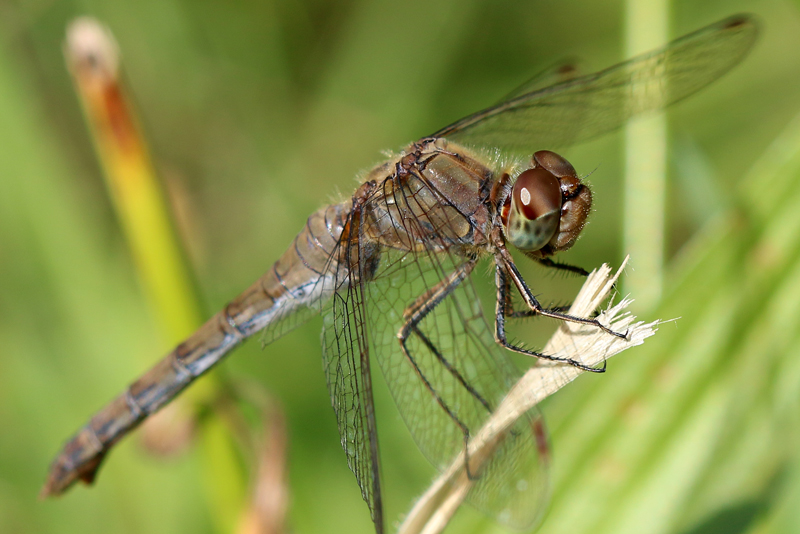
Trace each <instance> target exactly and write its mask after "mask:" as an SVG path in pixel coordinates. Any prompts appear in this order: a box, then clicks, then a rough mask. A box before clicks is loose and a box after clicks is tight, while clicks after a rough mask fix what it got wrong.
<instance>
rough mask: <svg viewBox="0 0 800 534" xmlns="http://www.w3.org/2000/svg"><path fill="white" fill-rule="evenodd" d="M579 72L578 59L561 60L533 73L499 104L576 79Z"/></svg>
mask: <svg viewBox="0 0 800 534" xmlns="http://www.w3.org/2000/svg"><path fill="white" fill-rule="evenodd" d="M579 74H580V69H579V68H578V60H577V59H565V60H562V61H559V62H557V63H554V64H552V65H550V66H548V67H547V68H545V69H543V70H542V71H540V72H538V73H536V74H535V75H533V76H532V77H531V79H530V80H527V81H525V82H524V83H522V84H521V85H520V86H519V87H516V88H515V89H514V90H513V91H511V92H510V93H508V94H507V95H506V96H504V97H503V98H501V99H500V100H499V101H498V102H497V104H498V105H499V104H502V103H503V102H506V101H507V100H512V99H514V98H517V97H518V96H523V95H527V94H529V93H533V92H535V91H538V90H539V89H544V88H546V87H550V86H551V85H557V84H560V83H564V82H568V81H570V80H574V79H575V78H577V77H578V75H579Z"/></svg>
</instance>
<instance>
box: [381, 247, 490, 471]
mask: <svg viewBox="0 0 800 534" xmlns="http://www.w3.org/2000/svg"><path fill="white" fill-rule="evenodd" d="M476 263H477V260H476V259H471V260H469V261H468V262H467V263H465V264H463V265H462V266H460V267H459V268H458V269H456V270H455V271H454V272H452V273H451V274H449V275H448V276H447V277H446V278H444V279H443V280H441V281H440V282H439V283H438V284H436V285H435V286H434V287H433V288H431V289H430V290H429V291H426V292H425V293H424V294H422V295H420V297H419V298H417V300H416V301H414V303H413V304H411V306H409V307H408V308H406V310H405V311H404V312H403V318H404V319H405V323H404V324H403V326H402V327H401V328H400V331H399V332H398V333H397V339H398V341H399V342H400V348H401V350H402V351H403V355H404V356H405V357H406V359H407V360H408V361H409V363H411V365H412V367H414V370H415V371H416V373H417V376H418V377H419V378H420V380H422V383H423V384H424V385H425V388H426V389H427V390H428V392H429V393H430V394H431V395H432V396H433V398H434V399H435V400H436V402H437V404H439V406H440V407H441V408H442V410H444V411H445V413H446V414H447V415H448V417H450V419H452V420H453V422H454V423H455V424H456V426H458V427H459V429H460V430H461V432H462V433H463V435H464V461H465V467H466V472H467V477H468V478H469V479H470V480H472V479H473V478H474V477H473V475H472V473H470V468H469V437H470V433H469V428H468V427H467V425H466V424H464V422H463V421H461V419H460V418H459V417H458V415H457V414H456V413H455V412H453V410H452V409H451V408H450V407H449V406H448V405H447V403H446V402H445V400H444V399H442V398H441V396H440V395H439V393H438V392H437V391H436V388H434V387H433V385H432V384H431V383H430V381H429V380H428V378H427V377H426V376H425V374H424V373H423V372H422V370H421V369H420V367H419V364H418V363H417V362H416V360H415V359H414V357H413V355H412V354H411V351H410V350H409V349H408V345H407V343H408V340H409V338H410V336H411V334H414V335H416V336H417V337H418V338H419V339H420V341H421V342H422V343H423V344H424V345H425V347H427V349H428V350H429V351H430V352H431V353H432V354H433V355H434V357H435V358H436V359H437V360H438V361H439V362H440V363H441V364H442V365H443V366H444V367H445V369H447V371H448V372H449V373H450V374H451V375H453V377H454V378H455V379H456V380H457V381H458V383H459V384H461V385H462V387H464V388H465V389H466V390H467V392H469V394H470V395H472V396H473V397H474V398H475V399H476V400H477V401H478V402H480V403H481V405H482V406H483V407H484V408H486V411H487V412H489V413H491V411H492V410H491V406H490V405H489V403H488V402H487V401H486V399H484V398H483V396H482V395H481V394H480V393H479V392H478V391H477V390H475V388H474V387H472V386H471V385H470V384H469V382H467V380H466V379H465V378H464V377H463V376H462V375H461V373H460V372H459V371H458V369H456V368H455V367H454V366H453V364H452V363H450V362H449V361H448V360H447V359H446V358H445V357H444V356H443V355H442V353H441V352H440V351H439V350H438V348H436V346H435V345H434V344H433V343H432V342H431V340H430V339H428V337H427V336H426V335H425V334H423V333H422V331H421V330H420V329H419V323H420V322H421V321H422V320H423V319H424V318H425V317H426V316H427V315H428V314H429V313H430V312H431V311H433V310H434V309H435V308H436V306H438V305H439V304H440V303H441V302H442V301H443V300H444V299H445V298H447V297H448V296H449V295H450V293H452V292H453V290H455V289H456V287H458V285H459V284H460V283H461V282H463V281H464V279H466V278H467V277H468V276H469V274H470V273H471V272H472V270H473V269H474V268H475V264H476Z"/></svg>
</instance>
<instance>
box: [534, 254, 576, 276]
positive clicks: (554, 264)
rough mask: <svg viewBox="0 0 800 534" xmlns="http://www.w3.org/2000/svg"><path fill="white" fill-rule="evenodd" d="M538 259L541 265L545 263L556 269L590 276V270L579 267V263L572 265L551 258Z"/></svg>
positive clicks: (546, 265)
mask: <svg viewBox="0 0 800 534" xmlns="http://www.w3.org/2000/svg"><path fill="white" fill-rule="evenodd" d="M536 261H537V262H539V265H543V266H545V267H548V268H550V269H556V270H558V271H564V272H567V273H572V274H577V275H580V276H583V277H586V276H589V271H587V270H586V269H584V268H583V267H578V266H577V265H570V264H569V263H561V262H558V261H553V260H552V259H550V258H536Z"/></svg>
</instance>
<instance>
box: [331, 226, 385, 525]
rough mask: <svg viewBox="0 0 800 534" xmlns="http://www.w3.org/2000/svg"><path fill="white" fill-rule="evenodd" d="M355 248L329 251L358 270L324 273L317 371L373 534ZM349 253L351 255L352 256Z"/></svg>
mask: <svg viewBox="0 0 800 534" xmlns="http://www.w3.org/2000/svg"><path fill="white" fill-rule="evenodd" d="M357 216H358V212H357V211H354V213H351V215H350V220H349V221H348V224H350V225H352V224H355V223H354V222H353V221H354V217H357ZM345 233H346V234H348V233H351V232H349V231H346V232H345ZM360 243H361V242H360V240H358V239H351V240H350V241H346V242H344V243H342V244H340V245H339V246H338V247H337V249H336V250H335V251H334V254H336V255H338V254H340V252H341V250H342V249H344V250H345V251H346V253H345V254H344V255H345V256H346V257H345V264H347V265H350V264H352V265H353V266H358V267H357V274H355V275H352V276H351V274H350V272H349V271H348V270H345V269H339V268H336V267H335V264H334V263H333V262H332V263H330V264H329V268H328V269H327V270H328V275H327V276H326V277H325V278H323V283H324V284H325V285H326V291H325V292H326V293H327V292H328V289H327V288H330V290H331V292H332V296H331V298H330V299H329V300H328V302H327V304H326V305H325V306H324V308H323V311H322V316H323V330H322V350H323V367H324V369H325V377H326V379H327V383H328V392H329V393H330V396H331V403H332V404H333V409H334V412H335V413H336V422H337V425H338V428H339V435H340V437H341V443H342V448H343V449H344V452H345V455H346V456H347V465H348V466H349V467H350V470H351V471H352V472H353V474H355V476H356V481H357V482H358V485H359V487H360V488H361V496H362V497H363V499H364V501H365V502H366V503H367V506H368V507H369V510H370V515H371V517H372V521H373V523H374V524H375V530H376V532H378V534H381V533H382V532H383V528H384V525H383V504H382V498H381V487H380V459H379V456H378V435H377V430H376V424H375V411H374V403H373V396H372V378H371V374H370V345H369V338H368V334H367V331H366V329H365V316H364V314H365V306H364V302H363V298H364V292H363V288H362V287H361V280H363V278H361V276H360V275H359V274H358V273H360V271H362V270H363V271H366V270H367V269H366V267H364V266H359V263H360V262H359V260H358V258H359V257H362V256H361V254H360V251H359V248H360ZM350 250H353V254H352V255H351V254H350V253H349V251H350ZM351 256H352V257H351ZM334 257H336V256H334ZM330 266H333V267H332V268H331V267H330Z"/></svg>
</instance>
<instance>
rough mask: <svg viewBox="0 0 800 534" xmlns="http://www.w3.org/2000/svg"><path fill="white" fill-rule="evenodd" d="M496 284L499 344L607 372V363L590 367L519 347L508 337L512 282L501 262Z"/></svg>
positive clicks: (496, 267)
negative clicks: (507, 321)
mask: <svg viewBox="0 0 800 534" xmlns="http://www.w3.org/2000/svg"><path fill="white" fill-rule="evenodd" d="M495 286H496V289H497V304H496V308H495V321H494V339H495V341H496V342H497V343H498V344H500V345H501V346H503V347H505V348H506V349H508V350H510V351H513V352H516V353H519V354H525V355H526V356H533V357H535V358H539V359H542V360H549V361H551V362H562V363H566V364H568V365H572V366H573V367H577V368H578V369H582V370H584V371H589V372H592V373H602V372H605V365H604V366H603V367H601V368H597V367H590V366H588V365H584V364H582V363H581V362H579V361H578V360H573V359H572V358H560V357H558V356H551V355H549V354H544V353H542V352H537V351H534V350H529V349H525V348H523V347H519V346H517V345H514V344H512V343H510V342H509V341H508V339H507V337H506V317H507V314H506V312H507V311H508V302H509V300H510V299H509V295H508V290H509V289H510V284H509V281H508V277H507V276H506V273H505V272H504V270H503V267H502V265H501V264H500V263H499V262H497V263H496V265H495ZM531 311H534V310H531ZM537 313H539V312H537Z"/></svg>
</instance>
